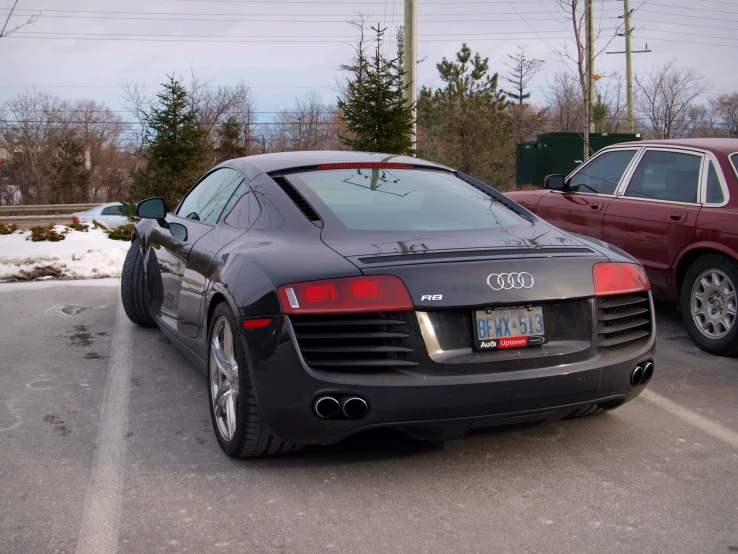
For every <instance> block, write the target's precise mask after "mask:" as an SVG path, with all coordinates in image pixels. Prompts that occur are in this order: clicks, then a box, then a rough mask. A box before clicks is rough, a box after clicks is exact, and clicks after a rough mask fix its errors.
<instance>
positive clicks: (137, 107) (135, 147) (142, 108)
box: [122, 81, 153, 172]
mask: <svg viewBox="0 0 738 554" xmlns="http://www.w3.org/2000/svg"><path fill="white" fill-rule="evenodd" d="M122 87H123V105H124V106H125V108H126V110H127V111H128V112H129V113H130V114H131V116H133V118H134V119H135V120H136V122H137V124H135V125H133V126H132V127H129V128H128V130H127V131H128V132H127V137H126V138H127V139H128V141H129V150H130V151H131V153H132V156H133V162H134V163H133V171H134V172H137V171H139V170H140V169H141V164H142V163H143V159H144V155H143V154H144V151H143V149H144V143H145V141H146V134H147V132H148V122H147V120H146V114H147V113H148V112H149V110H150V109H151V104H152V102H153V98H152V97H151V96H150V95H149V94H147V92H146V86H145V85H144V84H143V83H137V82H132V81H123V83H122Z"/></svg>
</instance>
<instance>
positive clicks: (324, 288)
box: [279, 275, 414, 315]
mask: <svg viewBox="0 0 738 554" xmlns="http://www.w3.org/2000/svg"><path fill="white" fill-rule="evenodd" d="M279 299H280V301H281V302H282V309H283V310H284V313H286V314H288V315H317V314H361V313H379V312H410V311H412V310H413V309H414V307H413V302H412V300H411V299H410V294H409V293H408V291H407V287H405V284H404V283H403V282H402V281H401V280H400V279H398V278H397V277H394V276H392V275H373V276H370V277H344V278H340V279H324V280H320V281H309V282H306V283H295V284H293V285H284V286H281V287H279Z"/></svg>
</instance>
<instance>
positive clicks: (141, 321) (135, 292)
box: [120, 239, 156, 327]
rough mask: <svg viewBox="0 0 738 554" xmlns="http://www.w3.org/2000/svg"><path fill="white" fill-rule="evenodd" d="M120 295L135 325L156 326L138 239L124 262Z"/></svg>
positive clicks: (127, 313)
mask: <svg viewBox="0 0 738 554" xmlns="http://www.w3.org/2000/svg"><path fill="white" fill-rule="evenodd" d="M120 295H121V300H122V301H123V309H124V310H125V312H126V315H127V316H128V319H130V320H131V321H132V322H133V323H135V324H136V325H142V326H144V327H153V326H154V325H156V323H155V322H154V318H153V317H152V315H151V310H149V298H148V292H147V290H146V275H145V273H144V268H143V256H141V245H140V243H139V241H138V239H135V240H134V241H133V242H132V243H131V247H130V248H129V249H128V254H126V260H125V262H123V271H122V273H121V276H120Z"/></svg>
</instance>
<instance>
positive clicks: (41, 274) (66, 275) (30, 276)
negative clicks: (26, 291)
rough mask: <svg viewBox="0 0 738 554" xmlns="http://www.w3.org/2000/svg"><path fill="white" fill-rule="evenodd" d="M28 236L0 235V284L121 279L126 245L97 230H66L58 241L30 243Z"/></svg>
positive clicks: (58, 229)
mask: <svg viewBox="0 0 738 554" xmlns="http://www.w3.org/2000/svg"><path fill="white" fill-rule="evenodd" d="M56 230H57V231H59V232H62V231H65V230H67V227H65V226H63V225H57V226H56ZM29 236H30V233H29V232H27V231H26V232H23V233H18V232H16V233H13V234H11V235H0V281H28V280H46V279H100V278H103V277H120V272H121V269H122V268H123V260H125V257H126V252H127V251H128V246H129V243H128V242H126V241H121V240H112V239H109V238H108V236H107V235H106V234H105V233H104V232H103V231H101V230H99V229H90V230H89V231H87V232H86V233H85V232H82V231H74V230H72V229H69V233H68V234H67V235H66V237H65V238H64V240H62V241H59V242H49V241H42V242H31V241H30V240H26V239H27V237H29Z"/></svg>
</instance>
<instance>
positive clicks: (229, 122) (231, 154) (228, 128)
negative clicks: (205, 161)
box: [215, 115, 246, 163]
mask: <svg viewBox="0 0 738 554" xmlns="http://www.w3.org/2000/svg"><path fill="white" fill-rule="evenodd" d="M245 155H246V146H244V144H243V142H242V140H241V124H240V123H239V122H238V119H236V117H235V116H233V115H231V116H228V118H227V119H226V120H225V121H224V122H223V124H222V125H221V126H220V129H218V147H217V148H216V149H215V158H216V162H217V163H221V162H224V161H226V160H232V159H233V158H241V157H243V156H245Z"/></svg>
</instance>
